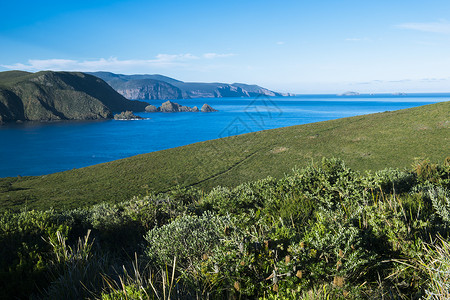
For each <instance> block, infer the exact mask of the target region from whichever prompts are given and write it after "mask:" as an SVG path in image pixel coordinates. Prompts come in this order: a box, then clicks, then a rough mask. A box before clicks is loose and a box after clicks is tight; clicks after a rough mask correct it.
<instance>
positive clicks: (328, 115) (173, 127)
mask: <svg viewBox="0 0 450 300" xmlns="http://www.w3.org/2000/svg"><path fill="white" fill-rule="evenodd" d="M449 100H450V94H411V95H388V94H386V95H359V96H336V95H301V96H295V97H276V98H271V97H265V96H261V97H256V98H216V99H211V98H208V99H188V100H173V101H174V102H177V103H179V104H182V105H186V106H198V107H199V108H200V107H201V106H202V105H203V104H204V103H208V104H209V105H211V106H212V107H213V108H215V109H217V110H218V112H214V113H200V112H198V113H192V112H183V113H136V114H137V115H139V116H141V117H144V118H146V119H144V120H135V121H118V120H103V121H61V122H50V123H39V122H36V123H34V122H33V123H23V124H8V125H3V126H0V177H9V176H19V175H20V176H28V175H44V174H49V173H54V172H60V171H65V170H70V169H74V168H82V167H86V166H90V165H94V164H99V163H104V162H108V161H112V160H116V159H120V158H125V157H129V156H133V155H136V154H142V153H148V152H153V151H158V150H163V149H168V148H173V147H178V146H183V145H187V144H191V143H195V142H200V141H206V140H211V139H217V138H221V137H226V136H231V135H237V134H243V133H248V132H253V131H259V130H265V129H273V128H279V127H285V126H292V125H300V124H306V123H313V122H320V121H325V120H331V119H337V118H343V117H350V116H356V115H364V114H371V113H377V112H384V111H393V110H399V109H404V108H410V107H416V106H421V105H425V104H431V103H436V102H442V101H449ZM148 102H149V103H151V104H153V105H156V106H159V105H161V103H162V102H164V101H162V100H150V101H148Z"/></svg>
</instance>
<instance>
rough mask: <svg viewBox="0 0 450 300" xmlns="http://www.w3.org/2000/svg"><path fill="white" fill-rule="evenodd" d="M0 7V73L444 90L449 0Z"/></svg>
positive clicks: (288, 87)
mask: <svg viewBox="0 0 450 300" xmlns="http://www.w3.org/2000/svg"><path fill="white" fill-rule="evenodd" d="M5 2H6V3H5ZM0 11H1V12H2V17H1V18H0V71H6V70H12V69H19V70H26V71H32V72H35V71H39V70H69V71H75V70H77V71H100V70H101V71H111V72H116V73H122V74H163V75H166V76H171V77H174V78H177V79H179V80H183V81H205V82H216V81H219V82H228V83H232V82H244V83H254V84H259V85H262V86H264V87H267V88H270V89H274V90H278V91H286V92H295V93H340V92H345V91H348V90H353V91H359V92H366V93H371V92H374V93H377V92H450V1H448V0H428V1H423V0H421V1H416V0H408V1H403V0H390V1H386V0H377V1H375V0H358V1H349V0H334V1H331V0H317V1H311V0H308V1H304V0H297V1H283V0H279V1H273V0H272V1H242V0H241V1H234V0H231V1H131V0H129V1H118V0H109V1H106V0H97V1H96V0H90V1H88V0H78V1H60V0H58V1H46V0H42V1H21V0H16V1H3V2H2V3H1V4H0Z"/></svg>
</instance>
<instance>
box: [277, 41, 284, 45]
mask: <svg viewBox="0 0 450 300" xmlns="http://www.w3.org/2000/svg"><path fill="white" fill-rule="evenodd" d="M284 44H285V43H284V42H283V41H278V42H277V45H284Z"/></svg>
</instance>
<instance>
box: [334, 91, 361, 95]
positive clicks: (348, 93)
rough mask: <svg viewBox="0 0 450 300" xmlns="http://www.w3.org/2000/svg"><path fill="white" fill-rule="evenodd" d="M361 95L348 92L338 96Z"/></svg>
mask: <svg viewBox="0 0 450 300" xmlns="http://www.w3.org/2000/svg"><path fill="white" fill-rule="evenodd" d="M359 95H360V94H359V93H358V92H352V91H348V92H345V93H342V94H338V96H359Z"/></svg>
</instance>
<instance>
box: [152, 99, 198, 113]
mask: <svg viewBox="0 0 450 300" xmlns="http://www.w3.org/2000/svg"><path fill="white" fill-rule="evenodd" d="M158 110H159V111H160V112H198V107H196V106H195V107H189V106H183V105H180V104H178V103H175V102H172V101H166V102H164V103H163V104H162V105H161V107H159V108H158Z"/></svg>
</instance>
